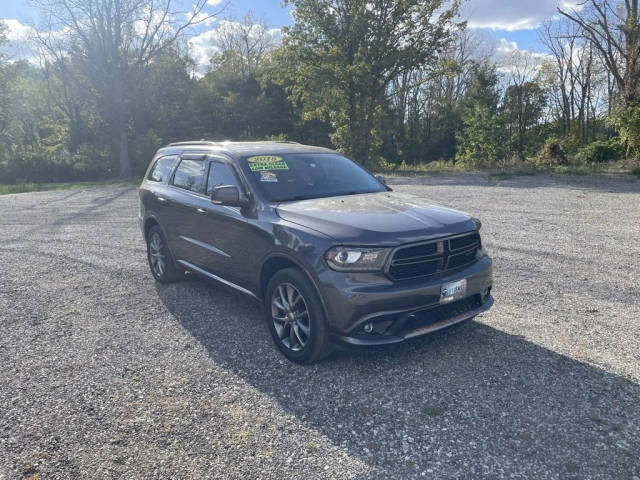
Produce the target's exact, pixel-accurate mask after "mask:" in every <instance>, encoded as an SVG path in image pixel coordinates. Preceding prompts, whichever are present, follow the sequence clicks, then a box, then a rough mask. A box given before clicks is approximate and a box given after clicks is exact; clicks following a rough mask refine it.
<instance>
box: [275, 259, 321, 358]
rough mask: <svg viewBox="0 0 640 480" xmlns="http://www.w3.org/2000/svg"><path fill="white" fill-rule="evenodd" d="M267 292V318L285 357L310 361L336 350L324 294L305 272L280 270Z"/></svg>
mask: <svg viewBox="0 0 640 480" xmlns="http://www.w3.org/2000/svg"><path fill="white" fill-rule="evenodd" d="M265 293H266V294H265V300H264V315H265V319H266V321H267V325H268V326H269V331H270V332H271V336H272V337H273V341H274V342H275V344H276V346H277V347H278V349H279V350H280V351H281V352H282V354H283V355H284V356H285V357H287V358H288V359H289V360H291V361H293V362H296V363H300V364H309V363H313V362H316V361H318V360H320V359H322V358H324V357H326V356H327V355H329V354H330V353H331V352H332V351H333V345H332V344H331V339H330V337H329V329H328V327H327V321H326V318H325V315H324V309H323V308H322V303H321V302H320V297H319V296H318V293H317V292H316V289H315V287H314V286H313V284H312V283H311V282H310V281H309V279H308V278H307V276H306V275H305V274H304V273H302V272H301V271H300V270H298V269H296V268H286V269H284V270H280V271H279V272H277V273H276V274H275V275H274V276H273V277H272V278H271V280H270V281H269V284H268V285H267V289H266V292H265ZM296 293H297V295H296ZM298 295H299V296H300V298H298ZM283 297H284V299H285V302H286V304H285V303H284V302H283V301H282V298H283ZM289 303H291V304H292V305H289ZM281 307H284V308H281ZM303 309H304V310H305V311H306V316H305V315H304V313H303ZM287 312H288V313H287ZM292 315H293V316H292Z"/></svg>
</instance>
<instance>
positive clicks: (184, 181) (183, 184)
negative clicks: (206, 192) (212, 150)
mask: <svg viewBox="0 0 640 480" xmlns="http://www.w3.org/2000/svg"><path fill="white" fill-rule="evenodd" d="M173 184H174V185H175V186H176V187H180V188H184V189H185V190H191V191H192V192H202V190H203V187H204V161H203V160H191V159H186V158H185V159H182V160H181V161H180V165H178V168H177V169H176V173H175V175H174V177H173Z"/></svg>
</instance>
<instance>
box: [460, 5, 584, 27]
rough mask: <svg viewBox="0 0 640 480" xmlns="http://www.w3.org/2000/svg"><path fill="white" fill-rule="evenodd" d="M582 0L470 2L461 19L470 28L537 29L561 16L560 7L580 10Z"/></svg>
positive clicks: (463, 8) (463, 9)
mask: <svg viewBox="0 0 640 480" xmlns="http://www.w3.org/2000/svg"><path fill="white" fill-rule="evenodd" d="M582 2H583V0H469V1H468V2H466V3H464V5H463V7H462V12H461V15H462V18H463V19H467V20H468V25H469V26H470V27H471V28H490V29H494V30H508V31H515V30H526V29H534V28H537V27H538V26H540V24H541V23H542V22H543V21H544V20H546V19H548V18H551V17H555V16H556V15H557V13H558V11H557V7H558V6H560V7H561V8H565V9H574V8H575V9H580V8H582V6H581V5H580V4H581V3H582Z"/></svg>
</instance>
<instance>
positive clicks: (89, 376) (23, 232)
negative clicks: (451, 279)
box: [0, 174, 640, 480]
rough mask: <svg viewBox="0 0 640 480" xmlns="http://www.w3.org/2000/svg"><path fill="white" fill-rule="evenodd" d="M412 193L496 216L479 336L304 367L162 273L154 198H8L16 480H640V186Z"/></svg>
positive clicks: (526, 183)
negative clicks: (141, 218) (154, 240)
mask: <svg viewBox="0 0 640 480" xmlns="http://www.w3.org/2000/svg"><path fill="white" fill-rule="evenodd" d="M391 183H392V186H393V187H394V188H395V189H397V190H398V191H402V192H411V193H414V194H417V195H420V196H423V197H427V198H432V199H437V200H438V201H439V202H440V203H443V204H445V205H447V206H451V207H454V208H459V209H462V210H466V211H469V212H471V213H473V214H474V215H476V216H478V217H479V218H481V219H482V221H483V224H484V227H483V232H484V239H485V243H486V245H487V247H488V249H489V251H490V252H491V254H492V255H493V257H494V260H495V287H494V293H495V298H496V304H495V307H494V308H493V310H491V311H490V312H488V313H487V314H484V315H482V316H481V317H479V318H478V319H476V321H473V322H467V323H465V324H462V325H459V326H457V327H454V328H453V329H451V330H449V331H446V332H444V333H439V334H435V335H433V336H431V337H428V338H423V339H418V340H416V341H413V342H410V343H406V344H402V345H398V346H393V347H385V348H377V349H374V350H367V351H359V352H348V353H346V352H343V353H338V354H336V355H334V356H332V357H331V358H329V359H328V360H326V361H324V362H323V363H320V364H317V365H313V366H311V367H300V366H296V365H294V364H291V363H289V362H287V361H285V360H284V359H283V357H281V356H280V355H279V354H278V353H277V352H276V350H275V348H274V347H273V346H272V344H271V339H270V338H269V336H268V332H267V329H266V326H265V325H264V324H263V323H262V322H261V317H260V313H259V308H258V306H257V304H256V303H254V302H253V301H252V300H250V299H248V298H247V297H244V296H242V295H241V294H237V293H235V292H233V291H229V290H227V289H225V288H222V287H219V286H216V285H212V284H208V283H205V282H203V281H200V280H198V279H195V278H190V279H188V280H187V281H185V282H183V283H180V284H176V285H171V286H161V285H158V284H156V283H154V281H153V280H152V277H151V275H150V274H149V272H148V268H147V265H146V260H145V251H144V246H143V242H142V239H141V235H140V233H139V230H138V225H137V193H136V191H135V189H130V188H124V189H123V188H118V189H106V188H105V189H94V190H87V191H58V192H42V193H33V194H19V195H7V196H2V197H0V239H1V242H0V328H1V336H0V367H1V368H0V479H2V480H5V479H6V480H9V479H20V478H30V479H33V480H35V479H38V478H40V479H49V478H56V479H57V478H82V479H89V478H92V479H93V478H98V479H102V478H126V479H133V478H159V479H181V478H219V479H274V480H276V479H277V480H279V479H285V478H287V479H327V478H336V479H344V478H360V479H410V478H430V479H437V480H440V479H462V478H473V479H477V478H486V479H498V478H510V479H563V480H564V479H573V478H575V479H616V480H618V479H621V480H625V479H628V480H639V479H640V293H639V284H640V182H631V181H628V180H622V179H604V178H595V179H594V178H570V177H556V176H534V177H519V178H514V179H510V180H505V181H501V182H495V181H491V180H489V179H488V178H487V177H486V176H482V175H471V174H469V175H455V176H451V175H436V176H431V177H428V178H395V179H393V180H392V182H391Z"/></svg>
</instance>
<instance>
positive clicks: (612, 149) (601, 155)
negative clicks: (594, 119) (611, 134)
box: [576, 140, 624, 163]
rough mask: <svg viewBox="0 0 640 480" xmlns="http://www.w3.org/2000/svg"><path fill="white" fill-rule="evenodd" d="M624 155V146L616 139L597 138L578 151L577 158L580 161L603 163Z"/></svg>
mask: <svg viewBox="0 0 640 480" xmlns="http://www.w3.org/2000/svg"><path fill="white" fill-rule="evenodd" d="M623 157H624V148H623V147H622V145H620V143H619V142H618V141H616V140H606V141H605V140H596V141H595V142H592V143H589V144H588V145H585V146H584V147H582V148H580V149H579V150H578V153H576V160H577V161H578V162H580V163H603V162H609V161H611V160H618V159H620V158H623Z"/></svg>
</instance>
